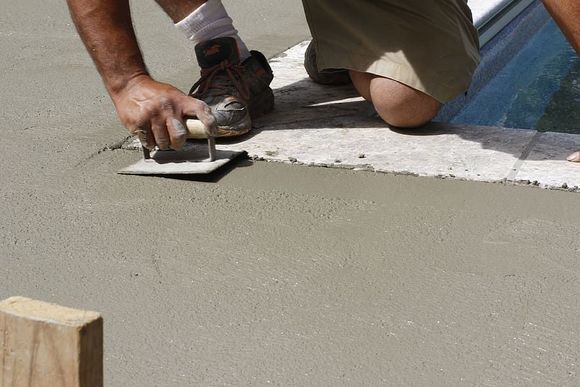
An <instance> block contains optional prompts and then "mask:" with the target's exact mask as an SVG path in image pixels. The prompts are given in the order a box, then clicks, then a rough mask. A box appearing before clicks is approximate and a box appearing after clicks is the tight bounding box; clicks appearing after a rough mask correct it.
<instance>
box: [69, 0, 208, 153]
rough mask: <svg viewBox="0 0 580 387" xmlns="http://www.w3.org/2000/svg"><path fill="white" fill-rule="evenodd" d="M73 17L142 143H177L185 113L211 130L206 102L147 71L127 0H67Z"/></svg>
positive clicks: (174, 145) (180, 141) (181, 140)
mask: <svg viewBox="0 0 580 387" xmlns="http://www.w3.org/2000/svg"><path fill="white" fill-rule="evenodd" d="M67 3H68V5H69V9H70V12H71V16H72V19H73V21H74V23H75V25H76V27H77V30H78V32H79V34H80V36H81V38H82V40H83V42H84V44H85V46H86V47H87V49H88V51H89V54H90V55H91V57H92V58H93V61H94V62H95V65H96V66H97V69H98V70H99V73H100V74H101V76H102V78H103V81H104V83H105V87H106V88H107V91H108V92H109V95H110V96H111V98H112V99H113V102H114V104H115V107H116V108H117V114H118V115H119V118H120V119H121V122H122V123H123V125H125V126H126V127H127V129H129V131H130V132H131V133H134V134H137V135H138V136H139V139H140V140H141V143H142V144H143V146H146V147H147V148H152V147H154V146H156V145H157V146H158V147H159V148H160V149H168V148H173V149H179V148H180V147H181V146H182V145H183V143H184V142H185V140H186V137H187V131H186V129H185V126H184V120H185V117H186V116H195V117H197V118H198V119H199V120H200V121H201V122H202V123H203V124H204V125H205V127H206V129H207V130H208V131H209V132H210V133H213V132H214V131H215V119H214V118H213V116H212V115H211V113H210V110H209V108H208V106H207V105H206V104H205V103H204V102H202V101H199V100H196V99H193V98H192V97H189V96H187V95H185V94H183V93H182V92H181V91H179V90H177V89H176V88H175V87H173V86H170V85H168V84H165V83H160V82H156V81H154V80H153V79H151V77H150V76H149V73H148V72H147V68H146V67H145V63H144V62H143V56H142V55H141V51H140V50H139V45H138V44H137V39H136V38H135V31H134V29H133V23H132V21H131V12H130V8H129V0H67Z"/></svg>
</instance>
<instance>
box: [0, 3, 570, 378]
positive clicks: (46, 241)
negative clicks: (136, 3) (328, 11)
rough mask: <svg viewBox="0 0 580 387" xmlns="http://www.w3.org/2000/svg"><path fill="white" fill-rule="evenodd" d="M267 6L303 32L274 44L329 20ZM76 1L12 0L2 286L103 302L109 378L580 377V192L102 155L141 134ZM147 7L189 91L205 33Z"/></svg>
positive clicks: (89, 304)
mask: <svg viewBox="0 0 580 387" xmlns="http://www.w3.org/2000/svg"><path fill="white" fill-rule="evenodd" d="M230 3H231V2H230ZM252 3H254V4H257V5H260V6H261V7H262V8H260V9H261V10H262V11H261V12H263V13H262V14H263V18H265V19H267V22H264V24H263V25H262V24H260V25H259V27H256V31H258V32H256V34H254V35H252V33H251V31H252V30H254V25H256V24H258V23H255V22H254V21H253V16H252V15H253V14H254V13H252V12H250V11H249V10H248V9H247V7H242V5H241V4H242V2H238V3H235V4H234V6H235V7H237V8H233V9H235V12H238V13H240V14H241V15H243V16H244V17H246V19H243V18H242V19H243V20H246V21H244V22H243V23H241V24H240V25H239V29H240V30H241V31H243V32H246V33H245V36H248V41H249V42H252V43H254V42H260V43H264V42H266V41H267V40H268V39H266V38H265V36H266V35H268V34H269V33H273V34H280V33H281V31H282V30H284V34H282V35H280V36H278V37H276V38H275V39H274V40H271V41H269V42H270V43H269V44H271V45H270V46H267V49H266V50H265V51H266V52H267V54H269V55H272V54H274V53H276V52H278V51H282V50H284V49H285V48H286V47H288V46H289V45H292V44H293V43H295V41H299V40H302V38H303V37H304V36H306V35H307V30H306V27H305V24H304V22H303V21H302V19H301V10H300V5H299V4H291V5H289V4H288V3H285V2H282V1H279V2H276V4H275V5H273V6H272V8H271V9H267V7H266V5H267V4H268V3H269V2H265V1H264V2H252ZM228 4H229V3H228ZM232 4H233V3H232ZM236 4H237V5H236ZM62 7H63V4H62V3H60V2H56V1H50V2H42V3H41V2H38V1H33V2H26V3H23V2H17V1H12V0H11V1H8V2H7V4H3V12H2V14H1V15H0V35H1V36H2V39H1V40H0V49H1V51H2V52H3V54H4V55H2V56H1V57H0V70H2V71H0V81H1V82H2V85H3V89H2V91H1V92H0V102H1V103H2V110H1V112H2V113H1V114H2V120H1V133H2V136H3V137H2V141H0V164H1V165H2V167H1V168H0V181H1V182H2V184H1V185H0V195H1V196H0V197H1V199H0V200H1V201H0V202H1V203H2V204H1V206H0V248H1V250H0V263H1V265H0V298H7V297H9V296H13V295H23V296H27V297H32V298H37V299H41V300H44V301H50V302H57V303H60V304H63V305H66V306H70V307H77V308H85V309H89V310H96V311H99V312H101V313H102V314H103V316H104V319H105V332H106V338H105V342H106V348H105V351H106V359H105V368H106V381H107V385H109V386H189V385H266V384H274V385H353V384H372V385H376V384H381V383H382V384H391V385H394V384H396V385H409V384H414V385H421V384H423V385H426V384H429V385H461V384H465V385H473V384H478V385H550V384H557V385H578V384H579V383H580V378H579V376H578V364H579V360H580V359H579V357H580V349H579V348H580V328H578V327H579V326H580V301H579V300H580V297H579V296H580V287H579V277H580V237H579V235H580V223H579V222H578V220H579V219H580V205H579V204H580V196H579V195H578V194H577V193H570V192H563V191H548V190H541V189H537V188H530V187H515V186H505V185H498V184H485V183H470V182H461V181H447V180H438V179H434V178H417V177H412V176H393V175H386V174H374V173H368V172H360V171H359V172H355V171H347V170H331V169H325V168H309V167H300V166H288V165H278V164H269V163H263V162H257V163H252V162H250V161H247V162H242V163H240V164H239V165H238V166H237V168H235V169H233V170H231V171H229V173H227V174H224V175H222V176H217V177H215V180H214V181H205V182H198V181H190V180H187V179H181V180H178V179H165V178H144V177H127V176H120V175H116V174H115V171H117V170H118V169H120V168H121V167H123V166H126V165H128V164H130V163H131V162H133V161H135V160H136V159H137V158H138V157H139V156H138V154H137V153H135V152H131V151H124V150H104V151H101V152H99V150H101V149H103V148H105V147H106V146H108V145H111V144H116V143H119V142H120V141H121V140H122V139H123V138H124V136H125V134H124V131H123V129H121V128H120V125H119V124H118V122H117V121H116V117H115V115H114V111H113V107H112V105H111V104H110V102H109V101H108V97H107V96H106V95H105V92H104V89H103V88H102V86H101V84H100V80H99V79H98V77H97V75H96V73H95V72H94V70H93V68H92V64H91V63H90V61H89V60H88V57H87V55H86V54H85V53H84V51H83V49H82V47H81V46H80V44H79V41H78V38H77V37H76V36H75V35H74V33H73V30H72V28H71V26H70V23H69V20H68V18H67V16H66V12H65V11H64V9H63V8H62ZM143 7H144V8H142V9H140V10H138V11H136V16H137V18H138V20H137V26H138V28H139V30H140V31H141V36H144V37H147V38H150V39H149V41H148V43H147V44H145V42H143V43H144V48H145V50H146V52H145V53H146V56H147V57H148V60H149V65H150V67H151V69H152V70H154V72H155V73H156V74H158V75H160V77H162V78H163V79H166V80H169V81H173V82H175V83H176V84H177V85H178V86H179V87H181V88H183V89H185V88H187V87H188V83H189V82H191V79H188V75H187V72H188V71H189V70H188V69H187V67H188V65H187V64H184V62H188V61H191V58H190V57H189V55H186V53H185V52H184V49H185V48H186V47H188V45H187V42H182V41H181V40H179V38H180V37H179V35H178V34H177V33H176V32H175V31H173V30H172V29H171V26H170V25H169V24H168V23H166V22H167V20H166V19H165V17H164V16H163V15H162V14H160V13H159V12H157V10H156V8H155V6H154V5H153V4H149V3H147V4H146V5H143ZM281 10H282V11H284V12H281ZM233 13H234V12H232V14H233ZM256 14H259V13H256ZM283 14H284V15H286V16H283ZM278 18H285V19H284V20H285V21H284V23H287V24H288V28H281V27H280V23H279V19H278ZM23 20H27V22H26V23H23ZM33 21H34V22H33ZM284 25H286V24H284ZM286 30H288V31H299V32H293V33H292V34H289V35H288V36H286V35H285V33H286V32H285V31H286ZM156 39H157V40H156ZM152 41H153V42H152ZM188 58H189V59H188ZM188 63H189V62H188Z"/></svg>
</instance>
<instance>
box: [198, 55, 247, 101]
mask: <svg viewBox="0 0 580 387" xmlns="http://www.w3.org/2000/svg"><path fill="white" fill-rule="evenodd" d="M243 74H244V66H242V65H238V64H233V63H231V62H230V61H228V60H225V61H223V62H220V63H218V64H217V65H215V66H212V67H209V68H207V69H201V77H200V78H199V80H198V81H197V82H195V84H194V85H193V86H192V87H191V89H190V90H189V95H191V96H193V97H194V98H197V99H201V98H203V97H205V96H209V95H212V96H215V95H225V94H227V93H228V92H229V90H230V89H231V85H232V84H233V85H234V87H235V88H236V90H237V91H238V92H239V93H240V96H241V97H242V98H243V99H245V100H246V101H248V100H249V99H250V90H249V89H248V85H247V84H246V81H245V80H244V77H243Z"/></svg>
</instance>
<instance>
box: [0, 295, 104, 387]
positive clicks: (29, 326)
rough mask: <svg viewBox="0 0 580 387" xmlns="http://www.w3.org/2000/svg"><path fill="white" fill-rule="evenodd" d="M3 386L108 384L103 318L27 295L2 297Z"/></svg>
mask: <svg viewBox="0 0 580 387" xmlns="http://www.w3.org/2000/svg"><path fill="white" fill-rule="evenodd" d="M0 351H1V352H0V387H102V386H103V319H102V318H101V316H100V315H99V314H98V313H96V312H88V311H82V310H75V309H70V308H65V307H62V306H59V305H55V304H49V303H46V302H41V301H35V300H31V299H28V298H24V297H12V298H8V299H6V300H4V301H2V302H0Z"/></svg>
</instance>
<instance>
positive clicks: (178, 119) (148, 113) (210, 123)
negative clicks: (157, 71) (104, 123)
mask: <svg viewBox="0 0 580 387" xmlns="http://www.w3.org/2000/svg"><path fill="white" fill-rule="evenodd" d="M111 96H112V98H113V102H114V103H115V107H116V108H117V113H118V115H119V118H120V120H121V122H122V123H123V125H125V127H126V128H127V129H129V131H130V132H131V133H132V134H135V135H137V136H138V137H139V139H140V140H141V143H142V144H143V146H145V147H147V148H149V149H151V148H153V147H155V146H156V145H157V146H158V147H159V148H160V149H169V148H172V149H179V148H181V147H182V146H183V144H184V143H185V140H186V139H187V130H186V129H185V124H184V120H185V117H188V116H189V117H197V119H199V120H200V121H201V122H202V123H203V124H204V125H205V126H206V128H208V130H209V131H210V132H213V130H214V129H215V119H214V117H213V116H212V114H211V111H210V109H209V107H208V106H207V105H206V104H205V102H203V101H200V100H197V99H194V98H192V97H190V96H187V95H185V94H183V93H182V92H181V91H179V90H178V89H176V88H175V87H173V86H171V85H168V84H166V83H160V82H156V81H154V80H153V79H151V78H150V77H149V76H148V75H141V76H138V77H136V78H134V79H132V80H131V81H129V82H128V83H127V85H126V87H125V88H124V89H122V90H120V91H119V92H116V93H113V94H112V95H111Z"/></svg>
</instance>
